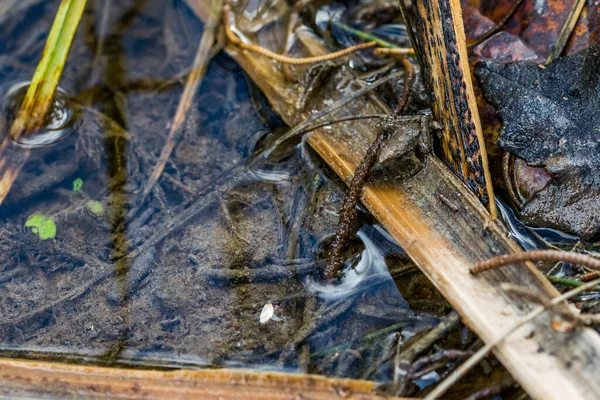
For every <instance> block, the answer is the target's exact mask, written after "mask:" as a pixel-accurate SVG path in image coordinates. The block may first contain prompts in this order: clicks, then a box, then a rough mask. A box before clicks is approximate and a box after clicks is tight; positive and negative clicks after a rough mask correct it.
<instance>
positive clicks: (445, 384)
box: [424, 279, 600, 400]
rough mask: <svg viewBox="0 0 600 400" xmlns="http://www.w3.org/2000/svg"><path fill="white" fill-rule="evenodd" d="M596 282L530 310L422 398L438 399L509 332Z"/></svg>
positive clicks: (596, 283)
mask: <svg viewBox="0 0 600 400" xmlns="http://www.w3.org/2000/svg"><path fill="white" fill-rule="evenodd" d="M598 284H600V279H596V280H594V281H591V282H589V283H586V284H585V285H583V286H580V287H578V288H576V289H573V290H571V291H569V292H567V293H564V294H562V295H560V296H558V297H555V298H554V299H552V301H551V302H550V303H548V304H547V305H545V306H542V307H538V308H536V309H535V310H533V311H531V312H530V313H529V314H527V315H526V316H525V317H523V318H522V319H520V320H519V321H518V322H517V323H516V324H515V325H514V326H512V327H511V328H510V329H508V330H507V331H506V332H505V333H504V334H503V335H501V336H500V337H499V338H498V339H496V340H493V341H491V342H489V343H488V344H486V345H485V346H483V347H482V348H481V349H479V350H478V351H477V352H476V353H475V354H473V356H472V357H471V358H469V359H468V360H467V361H465V362H464V363H463V364H461V365H460V367H458V368H457V369H456V370H455V371H454V372H452V373H451V374H450V375H449V376H448V377H447V378H446V379H444V380H443V381H442V382H440V383H439V384H438V385H437V386H436V387H435V388H434V389H433V390H432V391H431V392H430V393H429V394H428V395H427V396H425V399H424V400H434V399H438V398H439V397H440V396H442V395H443V394H444V393H446V391H448V389H450V388H451V387H452V386H453V385H454V384H455V383H456V382H458V380H459V379H461V378H462V377H464V376H465V375H466V374H467V373H468V372H469V371H470V370H471V369H472V368H473V367H475V366H476V365H477V364H479V362H480V361H481V360H483V359H484V358H485V357H487V355H488V354H489V353H490V352H491V351H492V350H493V349H494V348H495V347H496V346H498V345H499V344H500V343H502V342H503V341H504V340H505V339H506V338H507V337H508V336H510V335H511V334H513V333H514V332H516V331H517V330H518V329H519V328H521V327H522V326H524V325H525V324H527V323H528V322H530V321H532V320H533V319H535V318H537V317H538V316H540V315H542V314H543V313H545V312H546V311H548V309H550V308H552V307H554V306H556V305H558V304H560V303H562V302H563V301H565V300H568V299H571V298H573V297H574V296H577V295H578V294H580V293H583V292H585V291H586V290H589V289H591V288H593V287H595V286H597V285H598Z"/></svg>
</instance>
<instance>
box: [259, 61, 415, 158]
mask: <svg viewBox="0 0 600 400" xmlns="http://www.w3.org/2000/svg"><path fill="white" fill-rule="evenodd" d="M402 75H404V71H399V72H396V73H393V74H390V75H388V76H386V77H384V78H381V79H379V80H377V81H375V82H373V83H371V84H370V85H368V86H365V87H363V88H361V89H359V90H357V91H356V92H354V93H352V94H351V95H349V96H347V97H344V98H343V99H341V100H339V101H338V102H336V103H335V104H332V105H331V106H329V107H327V108H326V109H325V110H323V111H320V112H318V113H316V114H315V115H313V116H311V117H310V118H308V119H307V120H306V121H304V122H301V123H300V124H298V125H296V126H295V127H294V128H292V129H290V130H289V131H287V132H286V133H285V134H283V135H282V136H281V137H280V138H278V139H277V140H276V141H275V142H274V143H273V144H272V145H271V146H269V147H268V148H266V149H264V150H263V151H261V152H260V153H258V154H257V155H256V156H255V157H254V158H255V161H256V160H258V159H259V158H266V157H268V156H269V155H270V154H271V153H272V152H273V151H274V150H275V149H276V148H277V147H279V146H281V144H282V143H284V142H286V141H288V140H290V139H292V138H294V137H296V136H299V135H300V134H301V133H305V130H306V128H307V127H309V126H310V125H311V124H312V123H313V122H315V121H317V120H319V119H321V118H323V117H324V116H326V115H328V114H331V113H332V112H334V111H336V110H338V109H340V108H342V107H343V106H345V105H346V104H348V103H350V102H351V101H354V100H356V99H357V98H359V97H360V96H362V95H364V94H366V93H369V92H371V91H373V90H375V89H377V88H378V87H380V86H382V85H384V84H385V83H387V82H389V81H390V80H392V79H395V78H399V77H401V76H402Z"/></svg>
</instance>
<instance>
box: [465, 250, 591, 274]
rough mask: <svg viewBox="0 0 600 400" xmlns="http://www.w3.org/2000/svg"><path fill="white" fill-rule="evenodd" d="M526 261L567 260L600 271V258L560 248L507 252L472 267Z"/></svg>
mask: <svg viewBox="0 0 600 400" xmlns="http://www.w3.org/2000/svg"><path fill="white" fill-rule="evenodd" d="M524 261H552V262H559V261H562V262H567V263H570V264H580V265H584V266H586V267H588V268H590V269H593V270H598V271H600V260H599V259H597V258H593V257H590V256H586V255H585V254H579V253H571V252H567V251H560V250H532V251H526V252H522V253H515V254H506V255H502V256H498V257H494V258H492V259H489V260H486V261H481V262H479V263H477V264H475V266H474V267H473V268H471V269H470V272H471V273H472V274H478V273H480V272H484V271H488V270H490V269H495V268H499V267H503V266H505V265H510V264H516V263H521V262H524Z"/></svg>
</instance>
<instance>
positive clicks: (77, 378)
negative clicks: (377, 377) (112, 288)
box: [0, 359, 408, 400]
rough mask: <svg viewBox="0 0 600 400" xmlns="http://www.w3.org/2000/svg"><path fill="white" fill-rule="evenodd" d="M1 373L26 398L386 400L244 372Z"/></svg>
mask: <svg viewBox="0 0 600 400" xmlns="http://www.w3.org/2000/svg"><path fill="white" fill-rule="evenodd" d="M0 369H2V376H1V377H0V386H1V389H0V395H6V394H12V395H15V394H17V393H18V394H19V396H21V397H27V398H116V399H132V398H135V399H139V398H152V399H174V398H176V399H203V400H217V399H223V400H234V399H248V400H289V399H301V398H303V399H315V400H326V399H337V398H345V399H350V400H352V399H354V400H375V399H381V398H382V397H381V396H378V395H376V394H374V392H375V387H376V383H375V382H368V381H362V380H352V379H332V378H325V377H322V376H316V375H300V374H284V373H278V372H262V373H261V372H255V371H249V370H243V369H235V370H234V369H205V370H196V371H191V370H179V371H148V370H140V369H137V370H136V369H124V368H103V367H92V366H85V365H69V364H62V363H52V362H36V361H18V360H9V359H0ZM394 399H396V400H401V399H399V398H394ZM406 400H408V399H406Z"/></svg>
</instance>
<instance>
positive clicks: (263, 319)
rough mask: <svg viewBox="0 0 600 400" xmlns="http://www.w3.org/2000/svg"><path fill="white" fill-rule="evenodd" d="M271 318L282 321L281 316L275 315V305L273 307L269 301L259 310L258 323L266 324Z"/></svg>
mask: <svg viewBox="0 0 600 400" xmlns="http://www.w3.org/2000/svg"><path fill="white" fill-rule="evenodd" d="M271 320H273V321H276V322H280V321H283V320H282V319H281V318H279V317H278V316H277V315H275V307H273V304H272V303H271V302H269V303H267V304H265V305H264V306H263V308H262V311H261V312H260V323H261V324H266V323H267V322H269V321H271Z"/></svg>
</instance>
